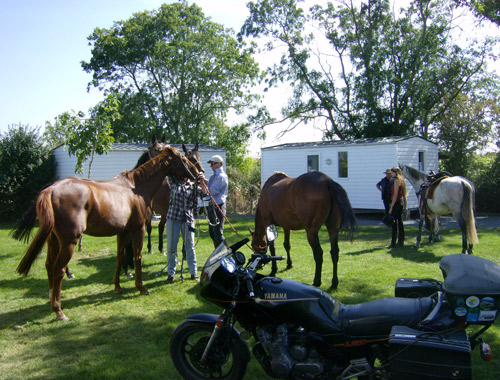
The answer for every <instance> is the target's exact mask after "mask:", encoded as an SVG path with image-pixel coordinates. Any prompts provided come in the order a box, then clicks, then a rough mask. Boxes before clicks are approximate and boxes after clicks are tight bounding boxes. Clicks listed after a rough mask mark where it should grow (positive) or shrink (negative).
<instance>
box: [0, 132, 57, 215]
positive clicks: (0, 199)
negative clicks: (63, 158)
mask: <svg viewBox="0 0 500 380" xmlns="http://www.w3.org/2000/svg"><path fill="white" fill-rule="evenodd" d="M55 174H56V162H55V159H54V156H53V155H52V152H51V150H50V149H49V148H48V147H46V146H44V145H43V143H42V139H41V138H40V137H39V135H38V129H37V128H31V127H30V126H29V125H22V124H19V125H12V126H9V129H8V131H7V132H6V133H0V214H1V215H2V218H3V219H4V221H5V220H15V219H17V218H19V217H20V216H21V215H22V213H23V212H24V211H26V210H27V209H28V208H29V207H30V206H31V204H32V203H33V200H34V199H35V196H36V195H37V194H38V192H39V191H40V190H41V189H42V188H43V187H44V186H45V185H47V184H48V183H50V182H52V181H53V180H54V178H55Z"/></svg>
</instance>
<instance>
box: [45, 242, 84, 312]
mask: <svg viewBox="0 0 500 380" xmlns="http://www.w3.org/2000/svg"><path fill="white" fill-rule="evenodd" d="M78 239H79V237H77V238H76V239H74V240H73V241H71V242H69V243H61V242H59V248H60V249H59V252H58V253H56V255H57V256H54V251H52V252H51V253H50V254H51V255H52V259H54V258H55V260H53V261H52V260H51V261H52V262H53V265H52V268H49V270H50V269H52V299H51V306H52V310H53V311H54V312H55V313H56V319H57V320H58V321H67V320H68V318H67V317H66V315H64V313H63V311H62V309H61V285H62V280H63V278H64V272H65V269H66V266H67V265H68V263H69V261H70V259H71V257H72V256H73V252H74V251H75V247H76V245H77V244H78ZM48 254H49V253H48Z"/></svg>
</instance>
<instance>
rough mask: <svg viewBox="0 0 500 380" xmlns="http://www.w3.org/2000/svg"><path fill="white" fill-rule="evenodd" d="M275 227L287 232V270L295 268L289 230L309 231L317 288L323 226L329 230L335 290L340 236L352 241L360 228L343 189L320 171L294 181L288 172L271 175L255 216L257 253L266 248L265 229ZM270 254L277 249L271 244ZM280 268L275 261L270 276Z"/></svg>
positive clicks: (306, 174) (319, 274)
mask: <svg viewBox="0 0 500 380" xmlns="http://www.w3.org/2000/svg"><path fill="white" fill-rule="evenodd" d="M271 224H275V225H277V226H281V227H282V228H283V230H284V233H285V234H284V243H283V245H284V247H285V250H286V253H287V256H288V267H289V268H290V267H291V266H292V259H291V258H290V230H304V229H305V230H306V233H307V241H308V242H309V245H310V246H311V248H312V250H313V255H314V261H315V262H316V271H315V274H314V283H313V285H315V286H320V285H321V268H322V264H323V250H322V249H321V244H320V241H319V238H318V232H319V230H320V228H321V226H322V225H323V224H325V225H326V228H327V229H328V236H329V238H330V246H331V250H330V255H331V256H332V262H333V278H332V288H336V287H337V286H338V282H339V280H338V277H337V263H338V260H339V246H338V234H339V232H340V231H345V232H347V233H348V234H349V237H350V238H351V239H352V235H353V233H354V231H355V229H356V228H357V220H356V216H355V215H354V211H353V210H352V207H351V202H350V201H349V198H348V196H347V193H346V191H345V190H344V188H342V186H340V185H339V184H338V183H336V182H335V181H333V180H332V179H331V178H330V177H329V176H327V175H326V174H324V173H321V172H310V173H305V174H302V175H301V176H299V177H297V178H291V177H289V176H287V175H286V174H285V173H282V172H277V173H274V174H273V175H271V176H270V177H269V178H268V179H267V181H266V183H265V184H264V186H263V187H262V191H261V194H260V198H259V202H258V204H257V211H256V213H255V232H254V233H253V238H252V248H253V249H254V250H256V251H262V250H265V249H266V246H267V241H266V228H267V227H268V226H269V225H271ZM270 250H271V254H272V255H274V254H275V252H274V247H273V246H272V244H270ZM276 270H277V267H276V265H275V262H273V268H272V272H271V275H272V276H273V275H274V274H276Z"/></svg>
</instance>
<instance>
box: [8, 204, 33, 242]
mask: <svg viewBox="0 0 500 380" xmlns="http://www.w3.org/2000/svg"><path fill="white" fill-rule="evenodd" d="M35 222H36V201H35V202H33V204H32V205H31V206H30V208H29V209H28V210H26V212H25V213H24V214H23V215H22V216H21V217H20V218H19V219H18V220H17V222H16V225H15V228H14V230H13V231H11V232H10V234H9V235H10V236H11V237H12V238H14V239H16V240H19V241H22V242H24V243H27V242H28V241H29V240H30V237H31V230H33V227H35Z"/></svg>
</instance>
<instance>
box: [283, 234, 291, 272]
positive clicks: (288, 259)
mask: <svg viewBox="0 0 500 380" xmlns="http://www.w3.org/2000/svg"><path fill="white" fill-rule="evenodd" d="M283 232H284V240H283V247H284V248H285V251H286V269H292V268H293V264H292V257H291V256H290V248H291V247H292V246H291V245H290V230H285V229H283Z"/></svg>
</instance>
